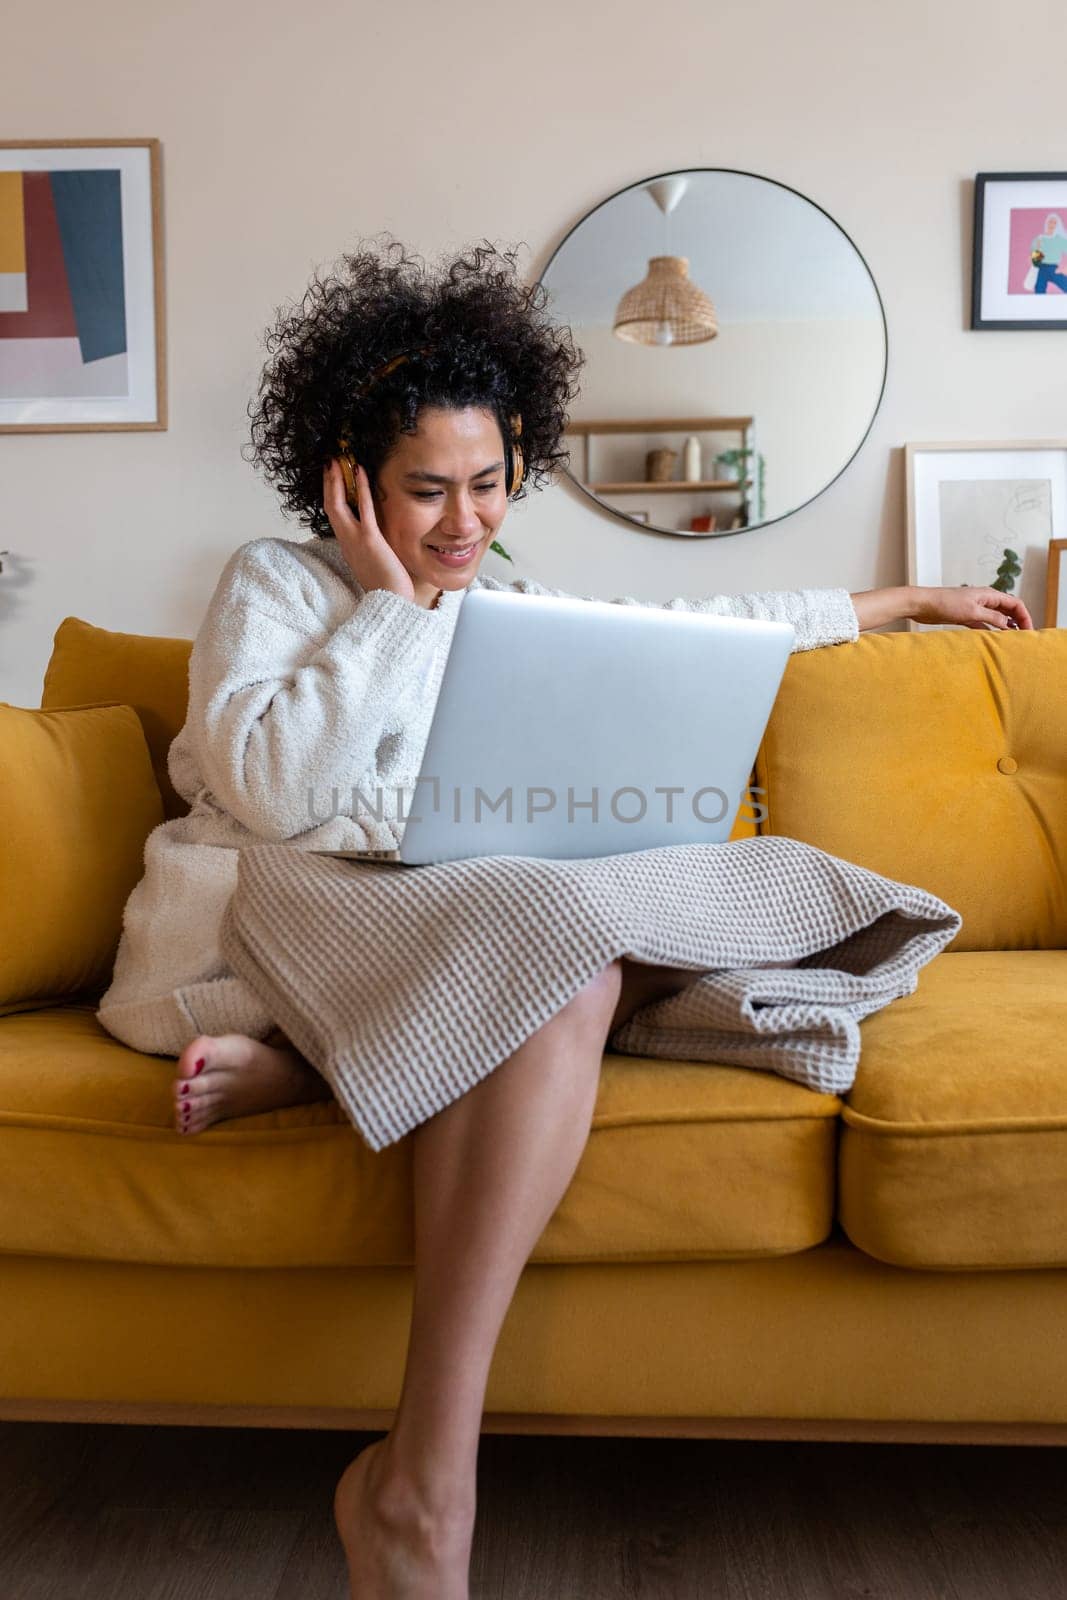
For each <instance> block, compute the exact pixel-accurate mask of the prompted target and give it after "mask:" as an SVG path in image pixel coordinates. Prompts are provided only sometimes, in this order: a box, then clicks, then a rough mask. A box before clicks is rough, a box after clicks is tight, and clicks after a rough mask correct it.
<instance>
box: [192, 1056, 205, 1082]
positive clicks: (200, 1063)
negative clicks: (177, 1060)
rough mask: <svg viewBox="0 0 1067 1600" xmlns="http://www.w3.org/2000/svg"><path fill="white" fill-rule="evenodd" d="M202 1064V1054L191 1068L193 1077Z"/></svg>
mask: <svg viewBox="0 0 1067 1600" xmlns="http://www.w3.org/2000/svg"><path fill="white" fill-rule="evenodd" d="M203 1065H204V1057H203V1056H201V1057H200V1060H199V1061H198V1062H197V1063H196V1066H195V1067H194V1068H193V1076H194V1077H195V1076H196V1074H197V1073H198V1072H199V1071H200V1069H201V1067H202V1066H203Z"/></svg>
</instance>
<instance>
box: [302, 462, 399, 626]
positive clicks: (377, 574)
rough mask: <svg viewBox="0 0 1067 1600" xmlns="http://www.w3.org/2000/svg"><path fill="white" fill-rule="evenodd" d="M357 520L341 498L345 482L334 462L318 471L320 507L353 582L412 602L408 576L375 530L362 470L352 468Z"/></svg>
mask: <svg viewBox="0 0 1067 1600" xmlns="http://www.w3.org/2000/svg"><path fill="white" fill-rule="evenodd" d="M356 493H357V495H358V497H359V519H358V520H357V519H356V518H355V517H354V516H353V515H352V508H351V507H350V505H349V504H348V501H347V499H346V498H345V481H344V477H343V476H342V473H341V466H340V463H339V462H338V461H335V460H331V461H330V463H329V465H328V466H326V467H324V468H323V469H322V506H323V510H324V511H325V512H326V516H327V518H328V519H329V523H330V527H331V528H332V529H333V531H334V534H335V536H336V538H337V543H338V544H339V545H340V546H341V553H342V554H343V556H344V558H345V560H346V561H347V562H348V565H349V568H350V570H351V571H352V573H353V575H354V576H355V579H356V582H357V583H358V584H359V585H360V587H361V588H362V589H365V590H367V591H369V590H371V589H389V590H391V592H392V593H393V594H398V595H401V596H403V598H404V599H405V600H414V599H415V585H414V584H413V583H412V581H411V574H410V573H409V572H408V570H407V568H406V567H405V566H404V564H403V563H402V561H401V560H400V557H399V556H398V555H397V553H396V551H395V550H394V549H393V548H392V546H391V545H390V544H389V543H388V542H387V541H386V537H385V535H384V533H383V532H382V530H381V529H380V528H379V526H378V519H377V517H376V516H375V512H374V502H373V501H372V499H371V492H370V484H369V483H368V481H367V474H366V473H365V472H364V470H363V468H362V466H359V465H357V467H356Z"/></svg>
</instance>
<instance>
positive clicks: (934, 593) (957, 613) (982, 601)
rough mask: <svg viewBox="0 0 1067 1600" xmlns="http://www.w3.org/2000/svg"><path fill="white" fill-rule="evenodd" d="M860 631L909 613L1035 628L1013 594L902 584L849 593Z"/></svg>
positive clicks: (962, 623)
mask: <svg viewBox="0 0 1067 1600" xmlns="http://www.w3.org/2000/svg"><path fill="white" fill-rule="evenodd" d="M849 598H850V599H851V601H852V605H853V608H854V609H855V612H856V618H857V620H858V622H859V626H860V632H861V633H862V632H863V630H864V629H865V628H880V627H882V626H883V624H884V623H886V622H898V621H901V620H902V619H904V618H906V617H910V618H911V619H912V621H913V622H951V623H955V624H956V625H957V626H958V627H964V628H1032V627H1033V625H1034V624H1033V621H1032V620H1031V617H1030V613H1029V611H1027V609H1026V607H1025V606H1024V605H1023V603H1022V601H1021V600H1019V599H1018V598H1017V597H1016V596H1015V595H1013V594H1001V592H1000V590H999V589H984V588H981V587H977V586H976V587H972V586H971V585H970V584H961V585H960V587H959V588H958V589H934V588H928V587H923V586H921V585H917V584H902V585H901V586H900V587H899V588H895V589H865V590H864V591H863V592H862V593H861V594H854V595H851V596H850V597H849Z"/></svg>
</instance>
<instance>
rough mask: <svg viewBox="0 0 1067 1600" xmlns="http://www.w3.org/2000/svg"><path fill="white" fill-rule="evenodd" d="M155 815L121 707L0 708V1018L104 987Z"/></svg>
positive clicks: (146, 763)
mask: <svg viewBox="0 0 1067 1600" xmlns="http://www.w3.org/2000/svg"><path fill="white" fill-rule="evenodd" d="M162 818H163V813H162V805H161V802H160V797H159V789H158V788H157V786H156V781H155V778H154V777H153V775H152V764H151V762H150V760H149V757H148V750H147V747H146V745H145V740H144V734H143V732H142V731H141V724H140V722H139V720H138V718H137V714H136V712H134V711H133V710H132V709H131V708H130V707H129V706H119V705H96V706H77V707H69V708H67V709H65V710H56V711H34V710H29V709H26V708H24V707H21V706H12V705H7V704H6V703H0V819H2V828H0V1013H3V1012H5V1011H12V1010H16V1009H21V1008H23V1007H26V1006H31V1005H51V1004H54V1003H55V1002H56V1000H57V999H59V998H60V997H63V996H66V995H74V994H81V993H89V994H91V993H96V992H99V991H100V990H102V989H103V988H105V987H106V985H107V984H108V983H109V982H110V980H111V972H112V966H113V963H114V959H115V951H116V949H117V947H118V942H119V935H120V933H121V931H122V912H123V907H124V906H125V904H126V900H127V898H128V896H129V893H130V890H131V889H132V888H133V886H134V884H135V883H136V882H137V880H138V879H139V878H140V876H141V873H142V872H143V870H144V861H143V850H144V841H145V838H146V836H147V835H148V833H149V831H150V830H151V829H152V828H154V827H155V826H156V825H157V824H158V823H159V822H161V821H162Z"/></svg>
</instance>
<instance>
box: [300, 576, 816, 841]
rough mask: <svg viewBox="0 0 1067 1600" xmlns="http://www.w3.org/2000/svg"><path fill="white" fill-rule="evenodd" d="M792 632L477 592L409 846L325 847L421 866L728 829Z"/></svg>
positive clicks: (415, 793)
mask: <svg viewBox="0 0 1067 1600" xmlns="http://www.w3.org/2000/svg"><path fill="white" fill-rule="evenodd" d="M793 643H794V631H793V628H792V626H791V625H790V624H789V623H786V622H759V621H752V620H749V619H746V618H737V617H717V616H709V615H707V614H705V613H699V612H687V611H668V610H665V609H663V608H661V607H658V606H648V607H646V606H628V605H619V604H614V603H612V602H610V601H606V600H580V599H555V598H551V597H548V596H544V595H523V594H516V593H515V592H514V591H505V592H502V591H500V590H491V589H473V590H468V591H467V592H466V593H465V595H464V597H463V600H462V602H461V605H460V610H459V616H458V618H457V621H456V624H455V630H454V633H453V636H452V643H451V647H450V650H449V655H448V660H447V662H446V663H445V669H444V674H443V676H442V680H441V688H440V691H439V694H438V698H437V704H436V707H435V709H434V714H433V720H432V722H431V725H430V732H429V736H428V738H427V742H426V748H425V751H424V754H423V760H422V768H421V771H420V774H419V777H418V779H417V781H416V783H415V785H414V789H413V790H411V789H406V790H404V791H402V799H403V806H404V810H405V811H406V813H407V820H406V822H405V824H404V832H403V835H402V838H401V842H400V846H399V848H398V849H395V850H370V849H368V850H359V849H353V850H327V851H323V852H321V853H322V854H326V855H333V856H344V857H347V858H349V859H352V860H367V861H391V862H395V863H397V864H398V865H401V866H420V865H427V864H430V863H433V862H440V861H455V860H460V859H464V858H469V857H472V856H487V855H523V856H552V857H557V858H559V857H569V858H573V857H580V856H607V855H617V854H621V853H624V852H626V851H630V850H645V849H648V848H650V847H654V846H657V845H668V844H719V843H721V842H723V841H724V840H725V839H727V838H728V837H729V834H730V832H731V830H732V828H733V824H734V820H735V818H736V816H737V812H738V809H739V807H740V806H741V805H742V804H745V805H746V813H745V814H746V815H748V814H749V813H748V810H747V805H748V802H749V796H748V780H749V776H750V774H751V771H752V764H753V761H754V759H755V755H756V751H757V749H758V748H759V743H760V740H761V739H762V737H763V730H764V728H765V727H766V725H767V721H768V718H769V717H770V714H771V708H772V706H773V704H774V699H775V696H776V695H777V693H778V687H779V684H780V683H781V680H782V677H783V674H784V672H785V668H786V663H787V661H788V659H789V655H790V652H791V650H792V648H793ZM357 820H358V816H357Z"/></svg>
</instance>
